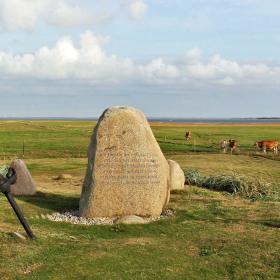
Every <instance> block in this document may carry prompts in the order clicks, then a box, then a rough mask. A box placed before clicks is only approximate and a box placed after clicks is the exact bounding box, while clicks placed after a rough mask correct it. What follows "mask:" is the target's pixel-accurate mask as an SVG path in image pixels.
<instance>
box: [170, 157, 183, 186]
mask: <svg viewBox="0 0 280 280" xmlns="http://www.w3.org/2000/svg"><path fill="white" fill-rule="evenodd" d="M167 161H168V164H169V169H170V190H183V189H184V188H185V174H184V172H183V170H182V168H181V167H180V165H179V164H178V163H177V162H176V161H174V160H171V159H169V160H167Z"/></svg>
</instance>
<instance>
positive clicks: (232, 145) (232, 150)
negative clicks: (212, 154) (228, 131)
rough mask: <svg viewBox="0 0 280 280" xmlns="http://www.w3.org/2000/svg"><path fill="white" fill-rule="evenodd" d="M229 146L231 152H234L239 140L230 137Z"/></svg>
mask: <svg viewBox="0 0 280 280" xmlns="http://www.w3.org/2000/svg"><path fill="white" fill-rule="evenodd" d="M228 146H229V148H230V152H231V153H233V152H234V151H235V150H236V148H237V141H236V140H234V139H229V140H228Z"/></svg>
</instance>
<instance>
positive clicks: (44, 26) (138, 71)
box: [0, 0, 280, 118]
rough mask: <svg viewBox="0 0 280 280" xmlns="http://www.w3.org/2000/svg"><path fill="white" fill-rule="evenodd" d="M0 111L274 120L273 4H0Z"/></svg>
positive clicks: (50, 0)
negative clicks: (121, 111)
mask: <svg viewBox="0 0 280 280" xmlns="http://www.w3.org/2000/svg"><path fill="white" fill-rule="evenodd" d="M0 36H1V37H0V98H1V100H2V102H1V110H0V117H55V116H59V117H98V116H99V115H100V114H101V113H102V111H103V110H104V109H105V108H107V107H109V106H112V105H129V106H134V107H137V108H139V109H141V110H143V111H144V112H145V113H146V114H147V115H148V116H153V117H196V118H199V117H255V116H257V117H260V116H280V114H279V110H278V103H280V95H279V94H280V92H279V86H280V57H279V56H280V52H279V45H280V2H279V1H276V0H267V1H261V0H242V1H241V0H236V1H232V0H190V1H187V0H185V1H183V0H172V1H171V0H151V1H145V0H102V1H101V0H93V1H89V0H84V1H83V0H80V1H75V0H0Z"/></svg>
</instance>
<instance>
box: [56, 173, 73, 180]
mask: <svg viewBox="0 0 280 280" xmlns="http://www.w3.org/2000/svg"><path fill="white" fill-rule="evenodd" d="M72 178H73V176H72V175H70V174H60V175H58V176H53V177H52V179H53V180H58V181H59V180H68V179H72Z"/></svg>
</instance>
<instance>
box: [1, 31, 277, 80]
mask: <svg viewBox="0 0 280 280" xmlns="http://www.w3.org/2000/svg"><path fill="white" fill-rule="evenodd" d="M109 41H110V38H108V37H100V36H96V35H94V34H93V33H92V32H90V31H87V32H85V33H83V34H81V36H80V40H79V42H78V43H77V44H75V43H74V42H73V40H72V38H71V37H62V38H60V39H59V40H58V41H57V42H56V44H55V45H54V46H53V47H51V48H50V47H47V46H43V47H41V48H40V49H39V50H37V51H35V52H34V53H30V54H28V53H26V54H22V55H14V54H12V53H8V52H4V51H2V52H1V51H0V76H1V77H2V78H6V79H18V78H28V79H35V80H36V79H44V80H70V79H71V80H72V81H80V82H81V81H82V82H83V83H99V84H108V83H111V82H113V83H126V82H132V81H138V82H141V83H144V84H145V83H146V84H149V85H150V84H172V85H174V84H176V85H181V86H187V85H192V84H199V85H209V84H216V85H223V86H235V85H240V84H252V85H256V84H265V85H275V84H279V82H280V66H279V65H267V64H265V63H259V62H258V63H239V62H236V61H231V60H227V59H224V58H222V57H221V56H220V55H214V56H212V57H210V58H208V59H204V58H203V57H202V55H201V52H200V50H199V49H192V50H189V51H188V52H187V54H186V55H185V56H182V59H181V62H178V61H176V62H174V61H175V60H174V61H173V62H172V61H171V60H166V59H164V58H162V57H160V58H155V59H153V60H152V61H150V62H147V63H145V64H144V63H137V62H135V61H134V60H132V59H130V58H122V57H118V56H116V55H112V54H108V53H107V52H106V44H108V42H109Z"/></svg>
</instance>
